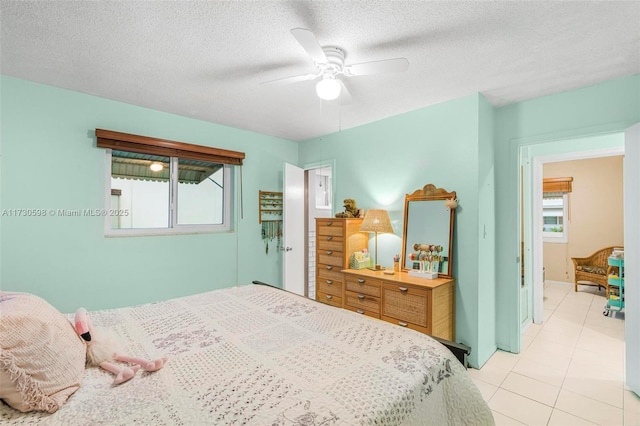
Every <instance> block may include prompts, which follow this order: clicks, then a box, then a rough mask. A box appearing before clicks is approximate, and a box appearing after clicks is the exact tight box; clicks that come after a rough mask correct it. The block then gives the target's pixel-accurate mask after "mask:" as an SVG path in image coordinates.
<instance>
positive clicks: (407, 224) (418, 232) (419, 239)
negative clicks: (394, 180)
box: [402, 184, 456, 278]
mask: <svg viewBox="0 0 640 426" xmlns="http://www.w3.org/2000/svg"><path fill="white" fill-rule="evenodd" d="M447 200H456V192H455V191H453V192H448V191H447V190H445V189H442V188H436V187H435V186H434V185H432V184H428V185H425V186H424V187H423V188H422V189H418V190H416V191H414V192H413V193H412V194H407V195H406V196H405V198H404V226H403V228H404V229H403V232H402V262H403V265H402V266H403V270H405V271H407V270H409V269H418V268H419V264H418V262H414V261H412V260H410V259H409V255H410V254H411V253H414V249H413V245H414V244H430V245H440V246H442V252H441V256H442V257H443V258H442V261H441V262H440V265H439V269H440V270H439V271H438V276H439V277H443V278H453V277H452V271H453V269H452V265H453V258H452V257H453V220H454V212H455V207H453V208H450V207H447V205H445V202H446V201H447ZM453 204H455V203H453Z"/></svg>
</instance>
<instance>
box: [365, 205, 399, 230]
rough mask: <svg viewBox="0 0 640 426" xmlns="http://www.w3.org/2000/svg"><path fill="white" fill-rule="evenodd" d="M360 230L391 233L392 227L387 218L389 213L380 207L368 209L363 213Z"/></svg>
mask: <svg viewBox="0 0 640 426" xmlns="http://www.w3.org/2000/svg"><path fill="white" fill-rule="evenodd" d="M360 231H361V232H380V233H393V227H392V226H391V220H390V219H389V213H387V211H386V210H382V209H370V210H367V213H365V215H364V220H363V221H362V225H360Z"/></svg>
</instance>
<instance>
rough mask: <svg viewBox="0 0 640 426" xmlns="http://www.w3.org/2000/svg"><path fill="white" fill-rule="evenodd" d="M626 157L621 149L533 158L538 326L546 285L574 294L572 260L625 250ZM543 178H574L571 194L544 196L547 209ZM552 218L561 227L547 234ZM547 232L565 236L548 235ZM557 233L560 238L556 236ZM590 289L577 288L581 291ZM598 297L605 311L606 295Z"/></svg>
mask: <svg viewBox="0 0 640 426" xmlns="http://www.w3.org/2000/svg"><path fill="white" fill-rule="evenodd" d="M623 154H624V148H623V147H619V148H611V149H604V150H593V151H582V152H570V153H564V154H556V155H550V156H538V157H534V158H533V170H532V172H533V176H534V177H533V179H534V185H533V194H532V196H533V201H532V208H533V212H534V213H533V215H532V218H531V223H532V225H533V229H532V243H533V245H532V248H533V256H532V258H533V263H532V266H533V274H532V276H533V281H532V287H533V288H532V290H533V292H532V296H533V306H532V320H533V322H534V323H537V324H540V323H542V322H543V321H544V317H545V312H544V295H545V292H544V284H545V281H549V282H554V283H565V284H567V285H571V287H572V291H574V289H573V287H574V286H573V283H574V265H573V261H572V260H571V258H573V257H586V256H588V255H590V254H591V253H593V252H596V251H598V250H599V249H602V248H604V247H610V246H623V245H624V224H623V222H624V220H623V214H622V212H623V207H624V203H623ZM544 178H572V179H573V181H572V185H571V186H572V190H570V191H564V192H563V191H559V192H558V193H551V194H549V193H546V195H547V200H554V202H551V203H550V204H549V203H546V204H547V205H548V206H549V207H548V208H545V192H544V188H543V185H542V180H543V179H544ZM549 196H550V197H549ZM560 200H562V204H563V206H562V207H563V208H562V209H560V208H554V207H553V206H555V204H557V203H555V201H560ZM605 200H606V202H605ZM545 214H547V216H545ZM553 215H559V216H562V217H561V218H560V217H558V218H557V219H556V221H558V222H562V226H558V225H555V226H551V227H550V228H549V227H548V226H547V228H545V219H547V221H549V220H553V219H554V218H553ZM545 229H547V230H549V229H553V230H554V231H559V230H561V232H545ZM554 233H557V234H558V235H559V236H560V237H558V236H552V234H554ZM597 288H598V287H596V289H597ZM587 289H589V288H588V287H586V286H582V285H579V286H578V291H585V290H587ZM595 295H598V296H599V297H600V298H602V305H603V306H604V305H605V303H606V300H605V292H604V291H601V293H600V294H599V293H598V292H597V291H596V292H595Z"/></svg>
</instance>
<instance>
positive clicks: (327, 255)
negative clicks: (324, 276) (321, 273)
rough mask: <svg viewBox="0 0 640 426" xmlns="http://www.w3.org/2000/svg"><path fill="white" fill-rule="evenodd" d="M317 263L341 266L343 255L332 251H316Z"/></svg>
mask: <svg viewBox="0 0 640 426" xmlns="http://www.w3.org/2000/svg"><path fill="white" fill-rule="evenodd" d="M318 263H319V264H324V265H334V266H343V263H344V253H343V252H341V251H334V250H318Z"/></svg>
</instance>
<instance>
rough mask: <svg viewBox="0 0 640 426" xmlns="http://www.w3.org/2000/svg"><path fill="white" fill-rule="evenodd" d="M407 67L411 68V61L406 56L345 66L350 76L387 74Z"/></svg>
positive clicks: (346, 72) (404, 69)
mask: <svg viewBox="0 0 640 426" xmlns="http://www.w3.org/2000/svg"><path fill="white" fill-rule="evenodd" d="M407 68H409V61H408V60H407V59H406V58H395V59H386V60H384V61H373V62H363V63H361V64H353V65H347V66H345V67H344V74H345V75H349V76H356V75H372V74H385V73H392V72H402V71H406V70H407Z"/></svg>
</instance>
